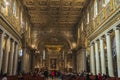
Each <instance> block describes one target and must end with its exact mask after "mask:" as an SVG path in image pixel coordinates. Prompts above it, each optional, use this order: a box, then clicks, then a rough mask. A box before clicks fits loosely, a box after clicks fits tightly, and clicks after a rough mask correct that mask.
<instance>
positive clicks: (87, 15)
mask: <svg viewBox="0 0 120 80" xmlns="http://www.w3.org/2000/svg"><path fill="white" fill-rule="evenodd" d="M89 19H90V18H89V12H87V24H89Z"/></svg>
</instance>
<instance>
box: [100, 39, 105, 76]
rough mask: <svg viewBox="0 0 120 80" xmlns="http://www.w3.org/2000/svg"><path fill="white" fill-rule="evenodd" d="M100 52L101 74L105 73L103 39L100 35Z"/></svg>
mask: <svg viewBox="0 0 120 80" xmlns="http://www.w3.org/2000/svg"><path fill="white" fill-rule="evenodd" d="M100 54H101V70H102V74H106V64H105V52H104V41H103V38H102V37H101V38H100Z"/></svg>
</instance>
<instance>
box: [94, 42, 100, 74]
mask: <svg viewBox="0 0 120 80" xmlns="http://www.w3.org/2000/svg"><path fill="white" fill-rule="evenodd" d="M95 54H96V58H95V59H96V74H98V73H100V59H99V51H98V41H96V42H95Z"/></svg>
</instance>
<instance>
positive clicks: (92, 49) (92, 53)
mask: <svg viewBox="0 0 120 80" xmlns="http://www.w3.org/2000/svg"><path fill="white" fill-rule="evenodd" d="M90 48H91V53H90V61H91V72H92V74H93V75H95V58H94V57H95V55H94V46H93V44H91V47H90Z"/></svg>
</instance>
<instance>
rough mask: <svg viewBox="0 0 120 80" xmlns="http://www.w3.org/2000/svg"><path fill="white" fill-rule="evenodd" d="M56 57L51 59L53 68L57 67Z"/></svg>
mask: <svg viewBox="0 0 120 80" xmlns="http://www.w3.org/2000/svg"><path fill="white" fill-rule="evenodd" d="M56 61H57V60H56V59H55V58H51V59H50V68H51V69H56Z"/></svg>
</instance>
